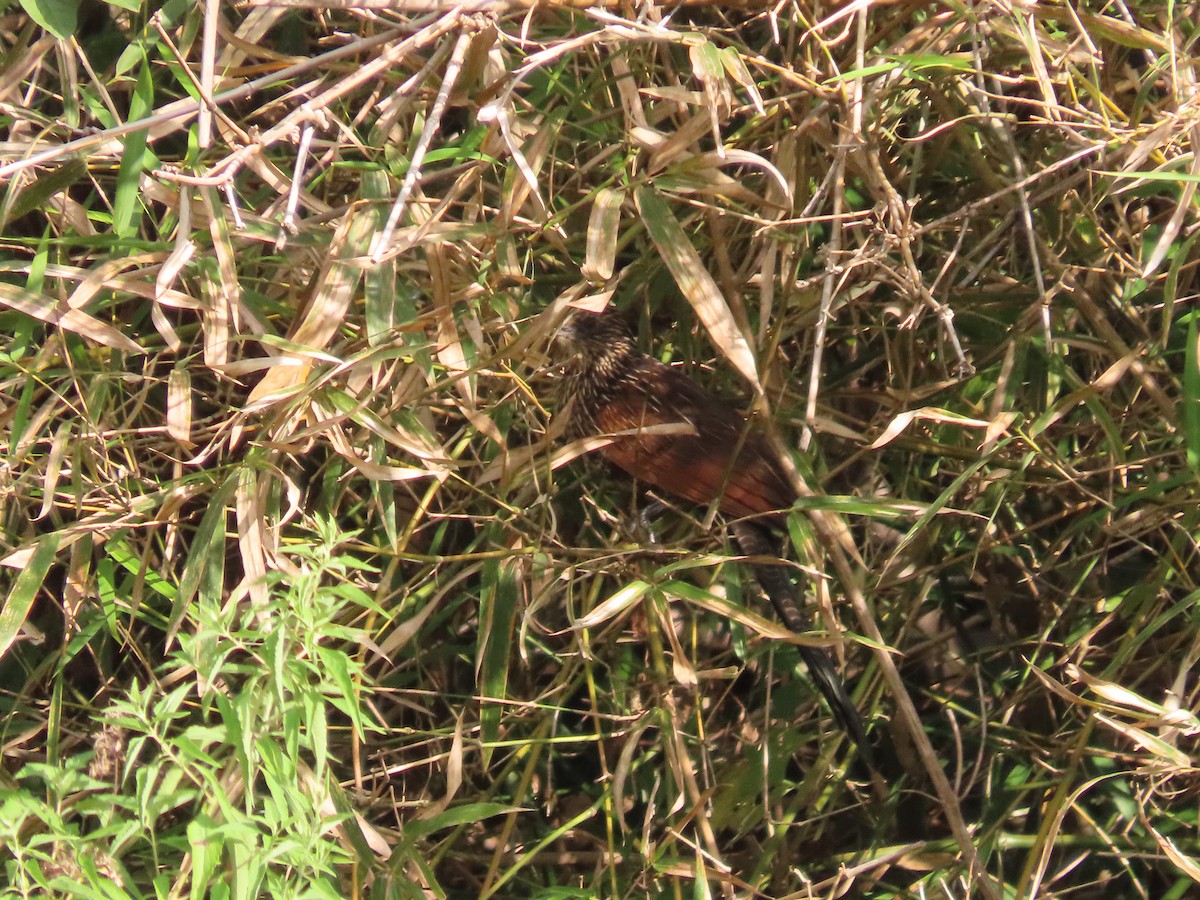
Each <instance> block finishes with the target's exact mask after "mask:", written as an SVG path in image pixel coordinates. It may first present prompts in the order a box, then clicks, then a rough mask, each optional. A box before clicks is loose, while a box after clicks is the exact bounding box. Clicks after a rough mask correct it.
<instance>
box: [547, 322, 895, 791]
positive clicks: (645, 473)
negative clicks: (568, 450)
mask: <svg viewBox="0 0 1200 900" xmlns="http://www.w3.org/2000/svg"><path fill="white" fill-rule="evenodd" d="M556 340H558V341H559V342H561V343H562V344H565V345H566V347H567V348H568V349H569V350H570V351H573V353H574V356H573V358H572V359H571V360H570V361H569V362H568V364H567V399H568V400H569V402H570V407H571V429H572V431H573V432H574V433H575V434H576V435H578V436H593V435H613V434H620V433H621V432H634V433H630V434H624V435H621V436H619V437H616V438H615V439H614V440H613V441H612V443H609V444H607V445H606V446H604V447H602V448H601V449H600V453H601V454H602V455H603V456H604V457H605V458H606V459H608V460H609V461H610V462H612V463H614V464H615V465H616V466H617V467H619V468H621V469H623V470H625V471H626V472H627V473H629V474H630V475H632V476H633V477H634V478H635V479H636V480H637V481H639V482H642V483H643V484H647V485H652V486H654V487H656V488H659V489H660V490H662V491H664V492H665V493H667V494H671V495H673V496H675V497H678V498H679V499H682V500H686V501H688V502H690V503H694V504H697V505H699V506H707V505H710V504H712V503H714V502H716V504H717V507H718V508H719V509H720V510H721V512H723V513H725V514H726V515H728V516H731V517H733V519H734V520H735V521H734V522H733V523H732V526H731V529H732V531H733V536H734V538H735V539H736V541H737V543H738V546H739V547H740V548H741V551H742V553H744V554H746V555H747V556H752V557H763V556H777V555H778V546H777V541H776V540H775V538H774V536H773V527H778V526H779V525H781V524H782V522H783V518H784V516H785V515H786V511H787V510H788V509H789V508H790V507H791V506H792V505H793V504H794V503H795V501H796V499H797V495H796V491H795V489H794V488H793V487H792V483H791V480H790V479H789V478H788V476H787V473H786V472H785V471H784V469H783V466H782V464H781V463H780V461H779V457H778V456H777V455H776V454H775V451H774V450H773V449H772V447H771V445H770V444H769V443H768V442H767V440H766V438H764V437H763V435H762V434H760V433H759V432H757V431H755V430H753V429H752V428H750V426H749V425H748V424H747V422H746V420H745V419H743V418H742V416H741V415H740V414H739V413H738V412H737V410H735V409H734V408H733V407H732V406H730V405H729V404H728V403H726V402H724V401H723V400H720V399H718V398H717V397H714V396H713V395H712V394H710V393H709V392H708V391H706V390H705V389H704V388H702V387H700V385H698V384H697V383H696V382H694V381H692V380H691V379H690V378H688V377H687V376H686V375H684V374H682V373H681V372H679V371H678V370H677V369H673V368H671V367H670V366H667V365H664V364H663V363H661V362H659V361H658V360H656V359H654V358H652V357H650V356H646V355H645V354H644V353H641V352H639V351H638V349H637V345H636V343H635V342H634V339H633V334H632V333H631V332H630V330H629V328H628V326H627V325H626V324H625V322H624V320H622V319H621V318H620V317H619V316H618V315H617V314H616V313H614V312H612V311H606V312H603V313H590V312H585V311H582V310H578V311H576V312H574V313H573V314H572V315H571V317H570V318H569V319H568V320H567V321H566V322H565V323H564V324H563V326H562V328H561V329H559V332H558V335H557V338H556ZM656 425H662V426H669V425H683V426H690V429H688V431H687V432H685V431H683V430H682V429H681V430H679V431H676V430H674V429H669V428H664V429H659V430H658V431H657V432H652V433H649V434H643V433H636V432H638V430H639V429H645V428H650V427H652V426H656ZM752 568H753V571H754V577H755V579H756V580H757V581H758V583H759V585H760V586H761V587H762V589H763V592H764V593H765V594H766V595H767V597H768V598H769V599H770V600H771V603H772V605H773V606H774V607H775V610H776V612H777V613H778V614H779V617H780V619H782V620H783V624H784V625H786V626H787V627H788V628H789V629H790V630H791V631H795V632H803V631H808V630H809V619H808V616H807V615H806V613H805V611H804V604H803V601H802V599H801V598H800V596H799V595H798V594H797V591H796V589H795V587H793V585H792V583H791V580H790V579H789V578H788V575H787V572H786V570H785V569H784V568H783V566H781V565H770V564H763V563H755V564H753V565H752ZM797 649H798V650H799V651H800V656H801V657H802V658H803V659H804V662H805V664H806V665H807V667H808V671H809V672H810V673H811V675H812V678H813V681H815V682H816V685H817V687H818V688H819V689H820V691H821V694H822V695H823V696H824V697H825V700H826V702H828V704H829V707H830V709H831V710H832V711H833V714H834V716H835V717H836V719H837V720H838V722H839V724H840V725H841V726H842V728H843V729H845V730H846V732H847V733H848V734H849V735H850V737H851V738H852V739H853V741H854V742H855V744H857V745H858V748H859V753H860V754H861V755H862V758H863V761H864V762H866V763H867V765H869V766H871V767H872V768H875V766H874V762H873V759H872V752H871V746H870V743H869V742H868V740H867V733H866V727H865V726H864V724H863V720H862V716H861V715H860V714H859V712H858V709H857V708H856V707H855V705H854V701H853V700H851V699H850V695H849V694H848V693H847V692H846V688H845V686H844V685H843V684H842V681H841V679H840V678H839V677H838V675H837V672H836V671H835V670H834V667H833V660H832V659H830V657H829V654H828V653H826V652H825V651H824V650H822V649H820V648H817V647H808V646H804V645H799V646H797Z"/></svg>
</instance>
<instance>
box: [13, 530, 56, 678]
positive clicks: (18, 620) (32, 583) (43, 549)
mask: <svg viewBox="0 0 1200 900" xmlns="http://www.w3.org/2000/svg"><path fill="white" fill-rule="evenodd" d="M57 552H58V535H57V534H44V535H42V536H41V537H40V538H38V540H37V546H36V547H35V548H34V550H33V554H32V555H31V556H30V557H29V562H27V563H26V564H25V568H23V569H22V570H21V574H19V575H18V576H17V580H16V581H15V582H14V583H13V587H12V590H11V591H9V592H8V599H7V600H5V601H4V608H3V609H0V657H3V656H4V654H5V653H7V652H8V648H9V647H11V646H12V642H13V641H14V640H16V638H17V632H18V631H20V630H21V626H22V625H24V624H25V619H26V617H28V615H29V610H30V607H32V606H33V600H34V598H35V597H36V596H37V592H38V591H39V590H40V589H41V587H42V582H43V581H44V580H45V578H46V573H47V572H49V571H50V565H51V564H52V563H53V562H54V555H55V553H57Z"/></svg>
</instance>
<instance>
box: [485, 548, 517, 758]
mask: <svg viewBox="0 0 1200 900" xmlns="http://www.w3.org/2000/svg"><path fill="white" fill-rule="evenodd" d="M479 599H480V602H479V637H478V644H477V651H476V653H477V656H476V658H477V660H478V670H479V692H480V694H481V695H482V696H483V697H484V700H483V704H482V708H481V709H480V711H479V718H480V739H481V742H482V744H483V764H484V765H485V766H486V765H487V764H488V762H489V760H490V757H491V749H490V747H491V744H492V743H493V742H494V741H495V740H496V738H497V737H498V736H499V733H500V716H501V713H503V711H504V706H503V704H502V702H501V701H503V700H504V699H505V697H507V696H508V665H509V659H510V657H511V655H512V648H513V628H514V625H515V623H516V618H517V582H516V578H515V577H514V576H513V572H512V563H511V562H509V561H507V560H498V559H493V560H489V561H488V563H487V565H485V566H484V568H483V591H482V595H481V596H480V598H479ZM492 700H494V701H496V702H489V701H492Z"/></svg>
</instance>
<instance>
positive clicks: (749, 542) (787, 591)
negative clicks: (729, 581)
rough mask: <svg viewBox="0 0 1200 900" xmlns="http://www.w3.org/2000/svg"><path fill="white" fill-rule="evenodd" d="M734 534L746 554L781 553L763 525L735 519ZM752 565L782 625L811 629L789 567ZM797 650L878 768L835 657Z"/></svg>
mask: <svg viewBox="0 0 1200 900" xmlns="http://www.w3.org/2000/svg"><path fill="white" fill-rule="evenodd" d="M733 536H734V538H735V539H736V540H737V542H738V546H739V547H741V549H742V552H743V553H744V554H746V555H747V556H776V555H777V554H778V548H777V547H776V546H775V542H774V540H773V539H772V538H771V535H770V533H769V532H768V531H767V529H766V528H765V527H764V526H762V525H758V524H756V523H754V522H736V523H734V525H733ZM751 568H752V569H753V571H754V578H755V580H756V581H757V582H758V584H759V586H760V587H761V588H762V589H763V593H765V594H766V595H767V597H768V598H769V599H770V601H771V603H772V605H773V606H774V607H775V611H776V612H777V613H778V614H779V618H780V619H782V620H783V624H784V625H786V626H787V627H788V629H790V630H791V631H796V632H804V631H808V630H809V619H808V616H807V615H806V614H805V612H804V605H803V601H802V600H801V598H800V597H799V596H798V595H797V593H796V589H795V588H794V587H793V586H792V582H791V580H790V579H789V578H788V575H787V570H786V569H785V568H784V567H783V566H778V565H776V566H773V565H769V564H765V563H754V564H752V565H751ZM796 649H797V650H799V651H800V658H801V659H803V660H804V664H805V665H806V666H808V671H809V674H810V675H811V676H812V679H813V681H814V682H815V683H816V685H817V689H818V690H820V692H821V696H823V697H824V698H825V702H827V703H828V704H829V708H830V710H832V712H833V717H834V718H835V719H837V721H838V724H839V725H841V726H842V728H843V729H844V730H845V732H846V733H847V734H848V735H849V736H850V738H851V740H853V741H854V743H855V744H856V745H857V747H858V752H859V755H860V756H861V757H862V761H863V762H864V763H866V764H867V765H868V766H869V767H871V768H872V769H875V770H876V771H878V768H877V766H876V765H875V756H874V752H873V750H872V748H871V744H870V742H869V741H868V740H867V727H866V725H865V724H864V723H863V719H862V715H861V714H860V713H859V711H858V707H856V706H855V705H854V701H853V700H851V699H850V694H849V693H848V692H847V691H846V686H845V685H844V684H842V680H841V678H839V677H838V674H837V672H836V671H835V670H834V668H833V660H832V659H831V658H830V656H829V654H828V653H826V652H825V651H824V650H822V649H820V648H819V647H805V646H803V645H798V646H797V647H796Z"/></svg>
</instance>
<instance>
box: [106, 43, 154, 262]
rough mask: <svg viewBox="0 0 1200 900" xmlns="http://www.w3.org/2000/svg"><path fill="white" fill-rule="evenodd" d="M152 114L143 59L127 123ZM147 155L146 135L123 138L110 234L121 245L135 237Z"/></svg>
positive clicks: (147, 66) (142, 132)
mask: <svg viewBox="0 0 1200 900" xmlns="http://www.w3.org/2000/svg"><path fill="white" fill-rule="evenodd" d="M153 110H154V81H153V78H152V77H151V74H150V62H149V60H145V59H143V61H142V67H141V69H140V70H139V71H138V77H137V84H136V85H135V87H134V89H133V96H132V97H131V98H130V100H129V119H130V121H137V120H138V119H144V118H146V117H147V116H149V115H150V114H151V112H152V111H153ZM152 158H153V157H150V156H149V155H148V154H147V152H146V131H145V130H144V129H140V128H139V129H138V130H137V131H134V132H132V133H131V134H129V135H128V136H127V137H126V138H125V152H124V153H123V154H122V156H121V168H120V171H119V172H118V173H117V192H116V197H115V198H114V200H113V231H115V232H116V234H117V236H118V237H119V238H120V239H121V240H123V241H129V240H133V239H134V238H136V237H137V234H138V222H139V220H140V218H141V217H140V216H139V215H138V208H139V206H140V205H141V196H142V173H143V172H144V171H145V170H146V168H147V163H148V160H149V159H152Z"/></svg>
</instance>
